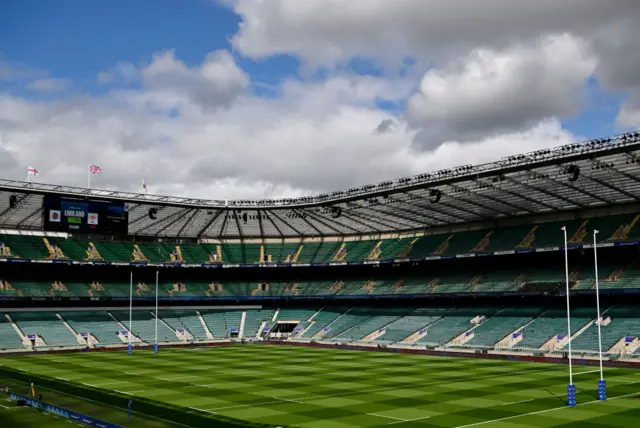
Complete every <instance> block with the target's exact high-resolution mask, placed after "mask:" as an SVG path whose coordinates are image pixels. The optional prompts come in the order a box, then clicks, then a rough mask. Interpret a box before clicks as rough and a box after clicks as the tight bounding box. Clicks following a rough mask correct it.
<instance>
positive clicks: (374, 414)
mask: <svg viewBox="0 0 640 428" xmlns="http://www.w3.org/2000/svg"><path fill="white" fill-rule="evenodd" d="M367 415H371V416H378V417H379V418H387V419H395V420H397V421H402V422H406V421H407V419H402V418H395V417H393V416H386V415H379V414H377V413H367Z"/></svg>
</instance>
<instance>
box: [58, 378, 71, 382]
mask: <svg viewBox="0 0 640 428" xmlns="http://www.w3.org/2000/svg"><path fill="white" fill-rule="evenodd" d="M56 379H60V380H64V381H67V382H69V379H65V378H63V377H56Z"/></svg>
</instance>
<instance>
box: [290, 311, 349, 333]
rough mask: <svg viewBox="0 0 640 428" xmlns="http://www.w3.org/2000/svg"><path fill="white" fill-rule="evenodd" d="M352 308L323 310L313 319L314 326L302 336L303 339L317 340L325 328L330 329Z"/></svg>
mask: <svg viewBox="0 0 640 428" xmlns="http://www.w3.org/2000/svg"><path fill="white" fill-rule="evenodd" d="M350 310H351V308H346V309H345V308H331V309H324V308H323V309H322V311H321V312H320V313H319V314H317V315H316V316H315V318H314V319H313V321H312V322H313V325H312V326H311V327H309V328H308V329H307V331H305V332H304V334H301V335H300V337H302V338H309V339H313V338H315V336H316V334H318V333H321V332H322V330H323V329H324V328H327V327H329V326H330V325H331V324H332V323H333V322H334V321H336V320H338V319H339V318H340V317H342V316H343V315H344V314H345V313H347V312H349V311H350Z"/></svg>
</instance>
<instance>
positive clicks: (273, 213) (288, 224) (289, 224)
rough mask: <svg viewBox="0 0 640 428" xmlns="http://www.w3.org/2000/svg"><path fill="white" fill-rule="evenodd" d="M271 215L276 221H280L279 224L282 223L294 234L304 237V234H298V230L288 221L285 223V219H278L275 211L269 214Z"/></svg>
mask: <svg viewBox="0 0 640 428" xmlns="http://www.w3.org/2000/svg"><path fill="white" fill-rule="evenodd" d="M271 215H272V216H274V217H275V218H277V219H278V220H280V221H281V222H283V223H284V224H286V225H287V226H289V227H290V228H291V230H293V231H294V232H295V233H297V234H298V235H300V236H304V233H302V232H300V231H299V230H298V229H296V228H295V227H293V225H292V224H291V223H289V222H288V221H286V220H285V219H283V218H282V217H280V216H279V215H277V214H276V212H275V211H272V212H271Z"/></svg>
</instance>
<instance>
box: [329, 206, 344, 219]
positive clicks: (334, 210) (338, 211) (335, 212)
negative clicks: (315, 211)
mask: <svg viewBox="0 0 640 428" xmlns="http://www.w3.org/2000/svg"><path fill="white" fill-rule="evenodd" d="M341 215H342V208H340V207H331V218H338V217H340V216H341Z"/></svg>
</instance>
